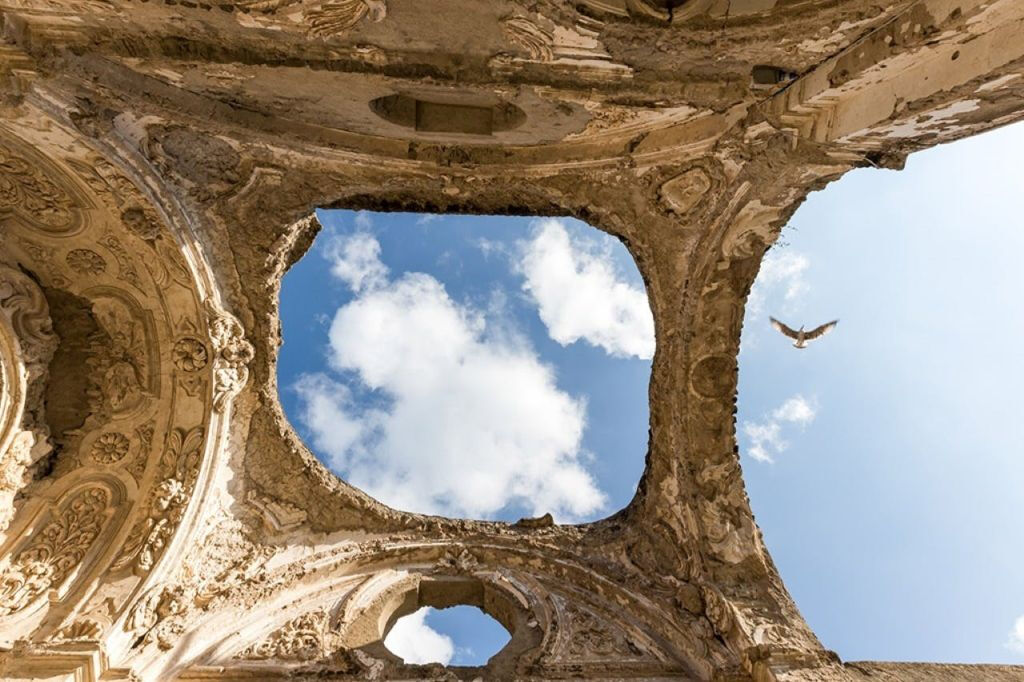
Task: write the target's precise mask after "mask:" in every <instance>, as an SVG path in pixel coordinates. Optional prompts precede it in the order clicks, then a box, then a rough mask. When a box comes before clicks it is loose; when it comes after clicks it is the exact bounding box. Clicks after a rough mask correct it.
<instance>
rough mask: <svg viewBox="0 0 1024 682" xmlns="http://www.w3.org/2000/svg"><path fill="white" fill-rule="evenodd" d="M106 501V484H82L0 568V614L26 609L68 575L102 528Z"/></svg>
mask: <svg viewBox="0 0 1024 682" xmlns="http://www.w3.org/2000/svg"><path fill="white" fill-rule="evenodd" d="M109 505H110V493H109V492H108V491H107V489H106V488H104V487H101V486H94V487H89V488H85V489H84V490H82V491H80V492H78V493H77V494H75V495H74V496H73V497H72V498H71V500H70V501H69V502H68V503H67V504H65V505H64V506H63V507H62V508H61V509H60V511H59V512H58V513H57V514H56V516H55V517H54V518H51V519H50V520H49V521H48V522H47V523H46V524H45V525H44V526H43V527H42V529H41V530H40V531H39V532H38V533H36V534H35V535H34V536H33V537H32V539H31V540H30V541H29V543H28V544H27V545H26V546H25V547H24V548H23V549H22V550H20V551H19V552H18V553H17V554H15V555H14V558H13V559H12V560H11V562H10V563H9V564H8V565H7V566H6V567H4V569H3V570H2V572H0V616H7V615H10V614H13V613H16V612H18V611H21V610H22V609H25V608H26V607H28V606H29V605H30V604H32V603H33V602H34V601H35V600H36V598H38V597H39V596H41V595H42V594H43V593H44V592H46V591H47V590H49V589H51V588H56V587H58V586H60V585H61V584H62V583H63V582H64V580H65V579H67V578H68V576H69V575H70V574H71V573H72V571H74V570H75V569H76V568H77V567H78V566H79V564H81V562H82V560H83V559H84V557H85V555H86V553H87V552H88V551H89V549H90V548H91V547H92V545H93V543H94V541H95V540H96V538H97V537H98V536H99V534H100V531H102V530H103V527H104V524H105V523H106V519H107V516H108V515H107V511H108V509H109Z"/></svg>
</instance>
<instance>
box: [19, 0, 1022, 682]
mask: <svg viewBox="0 0 1024 682" xmlns="http://www.w3.org/2000/svg"><path fill="white" fill-rule="evenodd" d="M0 26H2V30H3V38H4V40H3V43H0V82H2V84H3V85H2V90H0V94H2V99H0V229H2V232H0V312H2V313H3V314H2V315H0V370H2V371H0V379H2V384H0V386H2V394H0V458H2V459H3V467H4V469H3V471H4V478H3V480H2V481H0V484H2V485H0V531H3V530H4V529H6V531H5V533H4V535H3V537H2V538H0V542H2V544H0V645H3V646H5V647H8V648H9V651H7V652H6V653H4V654H2V658H0V665H3V666H5V667H4V668H3V671H2V672H0V674H2V675H4V676H5V678H6V679H15V680H20V679H34V678H47V679H101V678H102V679H108V680H115V679H135V678H141V679H146V680H162V679H171V678H174V677H178V678H180V679H200V678H202V679H205V678H219V679H243V678H244V679H270V678H276V677H282V676H289V675H292V676H295V675H299V676H302V675H317V676H320V677H327V678H338V679H382V680H383V679H424V678H431V679H439V678H443V677H444V676H448V677H447V678H445V679H474V678H476V677H480V676H483V677H485V678H486V679H513V678H516V679H562V678H567V677H577V678H590V679H597V678H604V679H627V678H628V679H669V678H672V679H680V678H682V679H700V680H711V679H715V680H757V681H758V682H761V681H763V680H859V679H867V678H872V679H893V680H916V679H939V680H941V679H949V680H954V679H956V680H960V679H978V680H1004V679H1005V680H1011V679H1024V671H1022V670H1020V669H1013V668H1007V667H980V666H941V665H901V664H881V663H861V664H855V665H847V664H843V663H842V662H840V661H839V660H838V657H836V656H835V654H833V653H831V652H829V651H827V650H826V649H825V648H824V647H823V646H822V645H821V643H820V642H818V640H817V639H816V638H815V636H814V634H813V633H812V632H811V631H810V629H809V628H808V627H807V625H806V624H805V623H804V621H803V619H802V618H801V616H800V614H799V612H798V610H797V608H796V606H795V605H794V604H793V602H792V600H791V599H790V598H789V596H788V594H787V592H786V590H785V588H784V586H783V585H782V582H781V580H780V579H779V576H778V573H777V571H776V570H775V567H774V565H773V564H772V561H771V558H770V556H769V554H768V552H767V550H766V549H765V547H764V546H763V543H762V541H761V538H760V534H759V531H758V529H757V526H756V525H755V523H754V519H753V516H752V514H751V511H750V507H749V504H748V501H747V498H746V493H745V491H744V488H743V481H742V476H741V471H740V467H739V460H738V457H737V454H736V441H735V434H734V427H733V412H734V401H735V392H736V354H737V350H738V341H739V334H740V326H741V324H742V318H743V304H744V300H745V298H746V295H747V292H748V291H749V287H750V284H751V282H752V281H753V279H754V277H755V276H756V274H757V270H758V267H759V264H760V260H761V257H762V256H763V254H764V252H765V250H766V249H767V248H768V247H769V246H770V245H771V244H772V243H773V242H774V240H775V239H776V238H777V236H778V233H779V230H780V229H781V227H782V226H783V225H784V223H785V221H786V220H787V219H788V217H789V216H790V215H791V214H792V212H793V211H794V210H795V209H796V207H797V206H798V205H799V203H800V202H801V201H802V200H803V198H804V197H805V196H806V195H807V193H808V192H810V191H812V190H814V189H818V188H820V187H822V186H824V185H825V184H826V183H828V182H830V181H832V180H835V179H837V178H839V177H841V176H842V175H843V173H845V172H846V171H847V170H850V169H851V168H854V167H860V166H875V167H887V168H898V167H900V166H901V165H902V162H903V160H904V159H905V158H906V155H907V154H909V153H911V152H913V151H915V150H918V149H923V148H926V147H929V146H932V145H935V144H939V143H942V142H946V141H949V140H954V139H957V138H960V137H965V136H969V135H973V134H976V133H979V132H982V131H984V130H987V129H990V128H992V127H994V126H998V125H1002V124H1005V123H1009V122H1011V121H1014V120H1018V119H1020V118H1021V117H1024V2H1021V1H1020V0H989V1H986V2H982V1H980V0H893V1H889V2H868V1H866V0H845V1H840V2H836V0H803V1H801V0H685V1H684V0H575V1H574V2H570V1H569V0H494V1H488V2H484V1H482V0H234V1H231V0H220V1H218V2H203V1H200V0H178V1H176V2H172V1H171V0H166V1H163V2H160V1H157V0H151V1H150V2H143V1H141V0H140V1H128V0H94V1H90V0H66V1H57V0H22V1H14V0H0ZM329 206H341V207H347V208H375V209H383V210H397V209H410V210H430V211H448V212H468V213H522V214H534V215H573V216H576V217H579V218H581V219H583V220H586V221H588V222H590V223H591V224H593V225H595V226H596V227H598V228H600V229H602V230H605V231H607V232H609V233H611V234H614V235H616V236H618V237H619V238H621V239H622V240H623V241H624V242H625V243H626V245H627V246H628V247H629V249H630V252H631V253H632V254H633V256H634V258H635V259H636V261H637V265H638V267H639V268H640V271H641V273H642V274H643V276H644V279H645V282H646V284H647V288H648V294H649V298H650V302H651V306H652V310H653V312H654V317H655V322H656V335H657V354H656V357H655V360H654V367H653V372H652V376H651V385H650V399H651V405H650V408H651V430H650V443H649V448H648V452H647V453H646V471H645V474H644V477H643V480H642V481H641V484H640V487H639V490H638V492H637V495H636V497H635V499H634V500H633V502H632V503H631V504H630V505H629V506H628V507H627V508H626V509H625V510H622V511H621V512H619V513H617V514H615V515H614V516H612V517H610V518H609V519H606V520H604V521H600V522H597V523H594V524H587V525H582V526H557V525H552V524H551V523H549V522H548V521H546V520H545V519H543V518H542V519H533V520H529V519H527V520H524V521H523V522H521V523H519V524H512V525H510V524H500V523H487V522H478V521H469V520H458V519H444V518H437V517H424V516H421V515H417V514H410V513H405V512H402V511H398V510H393V509H390V508H387V507H385V506H384V505H381V504H380V503H378V502H376V501H374V500H372V499H370V498H369V497H367V496H366V495H364V494H362V493H361V492H360V491H358V490H356V489H354V488H352V487H350V486H348V485H347V484H346V483H345V482H343V481H341V480H339V479H338V478H337V477H336V476H334V475H333V474H331V473H330V472H328V471H327V470H326V469H325V468H324V467H323V466H322V465H321V464H320V463H319V462H318V461H317V460H316V459H315V458H314V457H313V456H312V455H311V454H310V453H309V451H308V450H307V448H306V447H305V446H304V445H303V444H302V443H301V442H300V441H299V439H298V438H297V437H296V435H295V434H294V432H293V431H292V429H291V427H290V425H289V424H288V423H287V421H286V420H285V418H284V416H283V414H282V412H281V409H280V406H279V404H278V399H277V387H276V384H275V362H276V352H277V346H278V345H279V343H280V331H279V321H278V316H277V292H278V287H279V284H280V279H281V277H282V276H283V274H284V272H285V270H286V269H287V268H288V266H289V265H290V264H291V263H293V262H294V261H295V260H296V259H298V258H299V257H301V255H302V254H303V253H304V251H305V250H306V249H307V248H308V246H309V244H310V243H311V241H312V239H313V237H314V236H315V234H316V232H317V230H318V229H319V226H318V225H317V223H316V221H315V219H314V218H312V216H311V214H312V211H313V209H314V208H316V207H329ZM643 454H644V453H636V456H637V457H641V456H643ZM453 475H456V474H455V472H453ZM453 604H472V605H477V606H480V607H481V608H483V609H484V610H486V611H487V612H488V613H489V614H491V615H493V616H494V617H495V618H496V619H497V620H499V621H500V622H501V623H502V624H503V625H504V626H505V627H506V628H507V629H508V630H509V632H510V633H511V634H512V639H511V641H510V643H509V645H508V646H506V647H505V649H503V650H502V651H501V652H499V654H497V655H496V656H495V657H494V658H493V659H492V660H491V661H490V663H489V664H488V665H487V666H486V667H485V668H483V669H457V668H452V669H448V670H443V671H442V670H439V669H436V668H435V669H431V668H424V667H422V666H410V665H405V664H403V663H402V662H401V661H400V660H399V659H397V658H396V657H395V656H393V655H392V654H391V653H390V652H388V651H387V650H386V649H385V648H384V647H383V645H382V643H381V639H382V636H383V634H384V633H385V632H386V631H387V629H388V627H390V625H391V624H393V623H394V621H395V620H396V619H397V618H398V617H400V616H401V615H404V614H406V613H409V612H411V611H412V610H414V609H415V608H417V607H419V606H421V605H434V606H447V605H453Z"/></svg>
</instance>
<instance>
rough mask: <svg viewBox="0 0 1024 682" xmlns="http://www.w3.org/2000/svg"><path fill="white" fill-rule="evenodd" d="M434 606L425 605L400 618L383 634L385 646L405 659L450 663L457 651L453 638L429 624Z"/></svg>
mask: <svg viewBox="0 0 1024 682" xmlns="http://www.w3.org/2000/svg"><path fill="white" fill-rule="evenodd" d="M432 610H433V609H431V608H429V607H427V608H422V609H420V610H419V611H416V612H415V613H410V614H409V615H408V616H404V617H402V618H399V619H398V620H397V621H396V622H395V624H394V625H393V626H392V627H391V631H390V632H389V633H388V634H387V637H385V638H384V646H386V647H387V648H388V649H389V650H390V651H391V653H393V654H395V655H396V656H398V657H399V658H401V659H402V660H403V661H405V662H406V663H411V664H414V665H416V664H420V665H421V664H424V663H440V664H442V665H448V663H450V662H451V660H452V657H453V656H454V655H455V645H454V643H453V642H452V638H451V637H449V636H447V635H443V634H441V633H440V632H438V631H437V630H434V629H433V628H432V627H430V626H429V625H427V624H426V622H425V619H426V617H427V615H428V614H429V613H430V612H431V611H432Z"/></svg>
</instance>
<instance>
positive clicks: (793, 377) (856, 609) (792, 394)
mask: <svg viewBox="0 0 1024 682" xmlns="http://www.w3.org/2000/svg"><path fill="white" fill-rule="evenodd" d="M1022 152H1024V125H1016V126H1011V127H1006V128H1003V129H1000V130H996V131H993V132H990V133H987V134H985V135H982V136H979V137H976V138H972V139H969V140H965V141H962V142H957V143H955V144H950V145H944V146H941V147H937V148H935V149H932V150H928V151H924V152H921V153H918V154H915V155H913V156H911V157H910V158H909V160H908V162H907V166H906V169H905V170H903V171H901V172H892V171H881V170H861V171H856V172H853V173H850V174H849V175H848V176H847V177H845V178H843V180H842V181H840V182H838V183H836V184H834V185H832V186H830V187H828V189H826V190H825V191H823V192H820V193H817V194H814V195H812V196H811V197H810V198H809V200H808V201H807V203H806V204H805V205H804V206H803V207H801V209H800V210H799V211H798V212H797V213H796V215H795V216H794V217H793V219H792V221H791V224H790V225H789V226H788V227H787V228H786V229H785V230H784V231H783V234H782V238H781V239H780V242H779V243H778V244H777V245H776V246H775V247H773V248H772V249H771V250H770V251H769V253H768V254H767V256H766V258H765V260H764V263H763V265H762V268H761V272H760V275H759V277H758V279H757V282H756V283H755V285H754V288H753V290H752V293H751V296H750V300H749V302H748V306H747V312H746V319H745V324H744V330H743V340H742V347H741V352H740V390H739V412H738V416H737V435H738V438H739V442H740V450H741V457H742V461H743V470H744V477H745V480H746V483H747V487H748V490H749V493H750V497H751V502H752V505H753V508H754V511H755V513H756V516H757V521H758V523H759V525H760V527H761V529H762V530H763V532H764V535H765V539H766V542H767V545H768V547H769V549H770V551H771V553H772V557H773V558H774V560H775V563H776V564H777V565H778V567H779V569H780V571H781V574H782V577H783V579H784V580H785V583H786V586H787V587H788V588H789V590H790V592H791V594H792V595H793V597H794V599H795V601H796V603H797V604H798V606H799V607H800V611H801V613H802V614H803V615H804V616H805V617H806V619H807V621H808V622H809V624H810V625H811V627H812V628H813V629H814V630H815V632H816V633H817V634H818V636H819V637H820V639H821V640H822V642H823V643H824V645H825V646H826V647H827V648H830V649H834V650H835V651H837V652H838V653H839V654H840V656H842V657H843V658H844V659H849V660H894V661H908V660H912V661H946V662H953V661H956V662H988V663H1020V662H1021V661H1022V660H1024V581H1022V580H1021V567H1022V566H1024V530H1022V527H1024V526H1022V523H1021V522H1022V519H1024V494H1022V493H1021V491H1022V490H1024V454H1022V453H1024V447H1022V443H1024V419H1022V418H1021V406H1020V405H1021V401H1020V395H1019V393H1020V386H1021V385H1024V297H1022V293H1024V275H1022V270H1021V254H1022V253H1024V219H1022V217H1021V216H1022V214H1021V209H1020V196H1021V189H1022V188H1024V171H1022V168H1021V165H1020V158H1021V154H1022ZM770 316H773V317H776V318H778V319H779V320H780V321H782V322H783V323H785V324H787V325H788V326H789V327H791V328H793V329H799V327H800V326H801V325H803V326H805V327H806V329H807V330H810V329H812V328H814V327H816V326H817V325H819V324H822V323H825V322H828V321H830V320H832V319H835V318H838V319H839V324H838V326H837V327H836V328H835V330H834V331H832V332H831V333H830V334H828V335H826V336H822V337H820V338H818V339H815V340H813V341H811V342H810V343H809V344H808V347H807V348H806V349H803V350H799V349H796V348H793V347H792V343H793V340H792V339H787V338H784V337H783V336H782V335H780V334H779V333H778V332H777V331H776V330H775V329H773V328H772V327H771V325H770V324H769V317H770Z"/></svg>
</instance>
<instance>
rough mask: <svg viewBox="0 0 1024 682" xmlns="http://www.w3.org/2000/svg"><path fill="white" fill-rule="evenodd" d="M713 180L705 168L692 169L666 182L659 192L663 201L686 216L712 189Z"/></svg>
mask: <svg viewBox="0 0 1024 682" xmlns="http://www.w3.org/2000/svg"><path fill="white" fill-rule="evenodd" d="M711 186H712V180H711V176H710V175H708V172H707V171H706V170H704V169H703V168H691V169H689V170H686V171H683V172H682V173H680V174H679V175H677V176H676V177H674V178H672V179H671V180H668V181H666V182H665V183H664V184H663V185H662V186H661V189H660V190H659V195H660V196H661V200H662V201H663V202H665V204H666V205H667V206H668V207H669V208H671V209H672V210H673V211H675V212H676V213H679V214H681V215H685V214H687V213H689V212H690V211H692V210H693V209H694V208H695V207H696V206H697V203H698V202H699V201H700V200H701V198H702V197H704V195H705V194H707V193H708V190H710V189H711Z"/></svg>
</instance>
